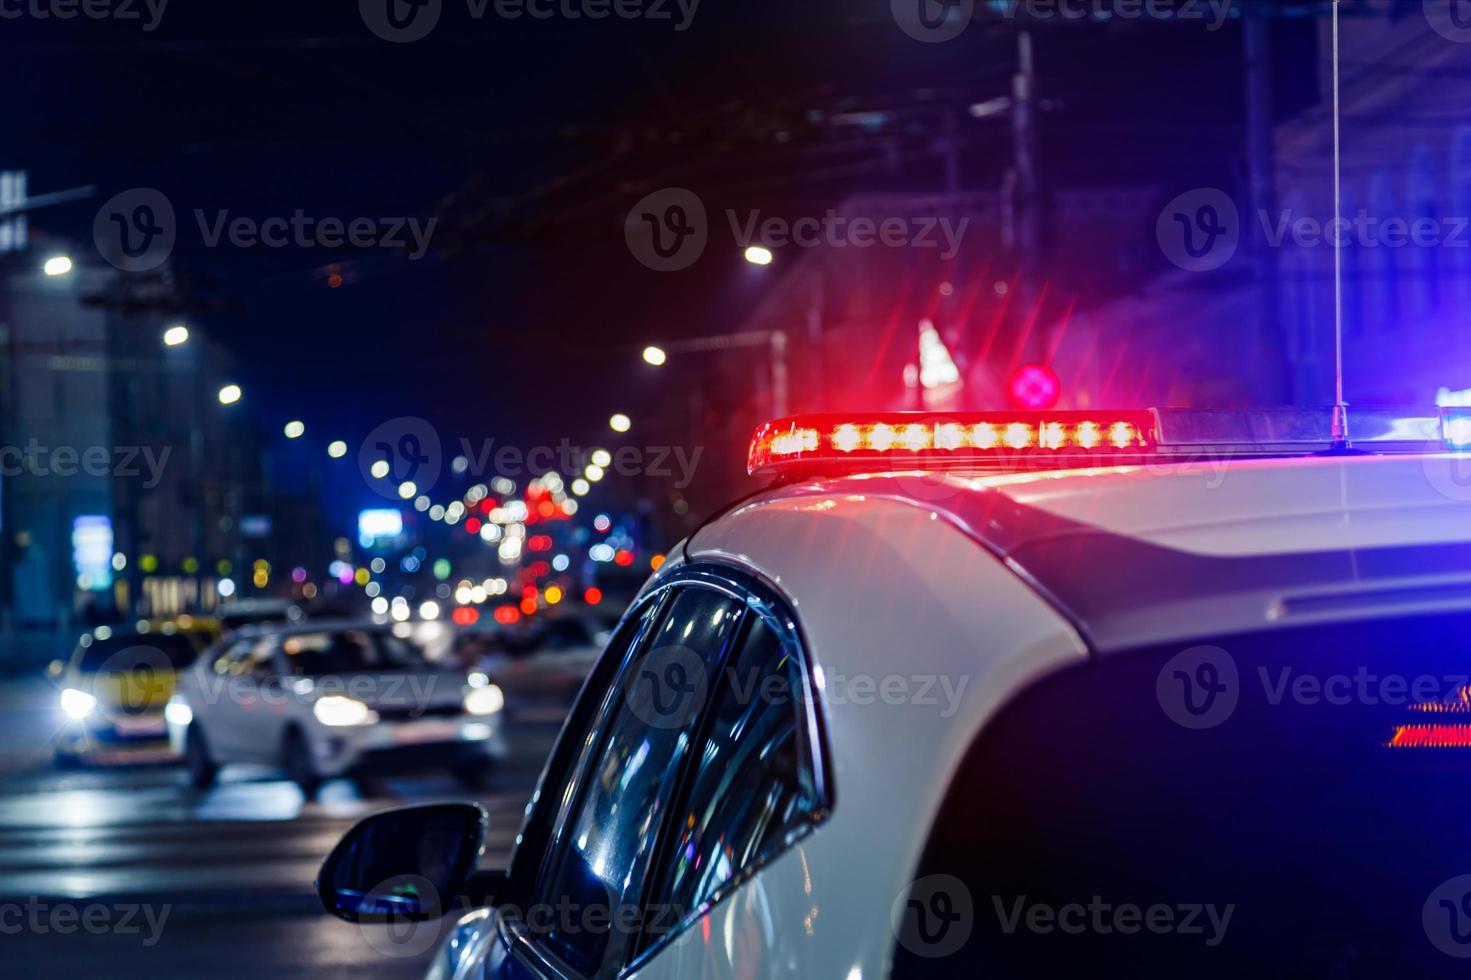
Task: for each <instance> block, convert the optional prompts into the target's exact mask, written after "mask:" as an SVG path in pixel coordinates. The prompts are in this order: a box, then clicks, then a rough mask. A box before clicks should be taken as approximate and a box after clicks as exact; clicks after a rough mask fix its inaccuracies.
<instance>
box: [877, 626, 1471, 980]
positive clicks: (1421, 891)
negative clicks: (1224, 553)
mask: <svg viewBox="0 0 1471 980" xmlns="http://www.w3.org/2000/svg"><path fill="white" fill-rule="evenodd" d="M1468 629H1471V616H1465V615H1455V616H1441V615H1438V616H1416V617H1405V618H1397V619H1392V620H1385V621H1381V622H1354V623H1349V624H1337V625H1315V626H1310V627H1300V628H1295V629H1282V630H1278V631H1273V632H1270V633H1258V634H1246V635H1237V636H1229V637H1210V638H1203V640H1202V642H1200V643H1195V644H1189V643H1187V644H1172V645H1169V646H1163V647H1154V648H1150V649H1146V650H1139V651H1131V652H1124V653H1117V654H1112V653H1111V654H1109V655H1107V656H1105V657H1101V658H1095V659H1093V660H1090V661H1088V662H1086V663H1083V664H1080V665H1078V666H1077V667H1075V668H1072V669H1069V670H1067V671H1064V672H1061V673H1059V674H1056V675H1053V676H1050V677H1048V678H1046V679H1045V680H1043V681H1041V682H1040V683H1038V684H1036V685H1034V686H1033V687H1032V688H1030V689H1029V690H1027V691H1025V692H1023V693H1022V694H1021V695H1020V696H1019V697H1018V698H1017V699H1016V700H1015V701H1014V702H1013V703H1012V704H1010V705H1009V706H1007V707H1006V708H1005V709H1004V710H1003V711H1002V712H1000V713H999V714H998V716H997V717H996V718H995V720H994V721H993V722H992V723H991V724H990V725H989V726H988V728H987V730H986V731H985V732H983V733H982V735H981V736H980V737H979V738H978V739H977V741H976V743H975V744H974V745H973V746H972V748H971V749H970V750H969V752H968V754H967V755H966V757H965V759H964V760H963V761H962V763H961V765H960V766H959V768H958V769H957V772H956V775H955V777H954V779H953V781H952V784H951V786H950V788H949V790H948V792H947V794H946V797H945V800H944V803H943V805H942V806H941V808H940V810H939V813H938V815H937V817H936V820H935V822H934V824H933V830H932V834H931V838H930V840H929V843H928V845H927V846H926V848H925V853H924V856H923V858H922V860H921V861H920V864H919V868H918V869H917V871H916V873H915V875H914V879H913V881H914V883H913V887H912V889H911V890H910V891H909V893H908V894H907V896H905V897H904V901H903V902H902V903H897V901H896V906H897V908H898V909H899V910H900V914H898V915H896V918H897V919H898V920H899V923H900V925H899V928H898V946H897V948H896V950H895V954H896V955H895V965H894V970H893V973H892V976H894V977H901V978H908V977H918V978H924V980H932V978H948V977H955V978H962V977H966V978H969V977H975V976H978V975H981V974H984V975H986V976H988V977H997V978H1010V977H1015V978H1023V977H1047V976H1059V977H1061V976H1081V975H1085V974H1086V975H1094V976H1132V977H1144V976H1148V977H1243V976H1262V975H1267V974H1269V975H1271V976H1274V977H1330V976H1331V977H1429V976H1442V975H1446V971H1447V968H1448V967H1450V966H1451V964H1453V963H1455V962H1456V961H1455V960H1453V959H1451V958H1450V957H1448V956H1446V953H1452V955H1453V956H1464V955H1465V951H1466V950H1467V949H1468V948H1471V931H1468V919H1467V916H1468V914H1471V877H1468V876H1471V838H1468V836H1467V835H1466V833H1465V814H1466V812H1467V807H1468V805H1471V789H1468V787H1471V782H1468V778H1467V777H1468V776H1471V756H1468V751H1467V748H1466V746H1468V745H1471V725H1468V723H1467V722H1468V720H1471V677H1468V669H1467V662H1466V658H1465V654H1464V649H1465V637H1466V635H1467V630H1468ZM896 899H897V896H896ZM1461 962H1464V961H1461ZM1263 963H1270V964H1271V967H1270V968H1269V969H1266V970H1263V968H1262V966H1261V965H1262V964H1263ZM1462 969H1464V968H1462ZM1462 975H1464V973H1463V974H1462Z"/></svg>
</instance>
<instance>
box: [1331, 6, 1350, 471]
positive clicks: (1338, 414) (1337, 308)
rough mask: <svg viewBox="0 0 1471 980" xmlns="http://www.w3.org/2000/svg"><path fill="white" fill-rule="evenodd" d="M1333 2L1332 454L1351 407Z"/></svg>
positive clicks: (1340, 443) (1341, 442)
mask: <svg viewBox="0 0 1471 980" xmlns="http://www.w3.org/2000/svg"><path fill="white" fill-rule="evenodd" d="M1339 3H1340V0H1333V227H1334V228H1336V229H1337V234H1336V236H1335V238H1334V239H1333V450H1334V451H1335V452H1343V451H1345V450H1347V449H1348V405H1347V404H1345V403H1344V400H1343V137H1342V132H1341V129H1340V121H1339V111H1340V100H1339V82H1338V66H1339V58H1338V6H1339Z"/></svg>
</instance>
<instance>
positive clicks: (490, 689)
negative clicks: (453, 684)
mask: <svg viewBox="0 0 1471 980" xmlns="http://www.w3.org/2000/svg"><path fill="white" fill-rule="evenodd" d="M505 706H506V696H505V695H504V694H503V693H501V689H500V688H499V687H497V686H496V685H494V684H487V685H486V686H484V687H476V688H471V690H470V693H469V694H466V695H465V710H466V711H468V712H469V713H470V714H472V715H493V714H495V713H496V712H497V711H500V710H501V709H502V708H504V707H505Z"/></svg>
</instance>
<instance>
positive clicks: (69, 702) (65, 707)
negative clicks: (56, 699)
mask: <svg viewBox="0 0 1471 980" xmlns="http://www.w3.org/2000/svg"><path fill="white" fill-rule="evenodd" d="M95 707H97V699H96V698H94V697H93V696H92V695H90V694H88V693H87V692H86V691H78V690H77V689H76V688H74V687H69V688H67V689H66V690H64V691H62V692H61V710H62V711H65V712H66V713H67V715H68V716H69V717H71V718H75V719H76V720H77V721H81V720H82V719H83V718H85V717H87V716H88V715H90V714H91V713H92V709H93V708H95Z"/></svg>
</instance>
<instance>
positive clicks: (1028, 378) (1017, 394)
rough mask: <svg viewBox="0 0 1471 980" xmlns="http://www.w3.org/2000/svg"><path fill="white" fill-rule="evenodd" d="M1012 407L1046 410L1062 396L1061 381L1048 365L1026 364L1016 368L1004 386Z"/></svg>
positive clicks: (1051, 407)
mask: <svg viewBox="0 0 1471 980" xmlns="http://www.w3.org/2000/svg"><path fill="white" fill-rule="evenodd" d="M1006 390H1007V394H1008V395H1010V397H1011V405H1012V407H1013V408H1022V409H1027V410H1029V411H1043V412H1045V411H1047V410H1049V409H1053V408H1056V407H1057V403H1058V400H1059V399H1061V398H1062V382H1061V381H1059V380H1058V377H1057V375H1056V373H1054V372H1053V370H1052V369H1051V368H1050V367H1047V366H1046V365H1043V364H1026V365H1023V366H1022V367H1019V368H1017V369H1016V371H1015V372H1014V373H1013V374H1012V375H1011V381H1010V383H1009V384H1007V386H1006Z"/></svg>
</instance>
